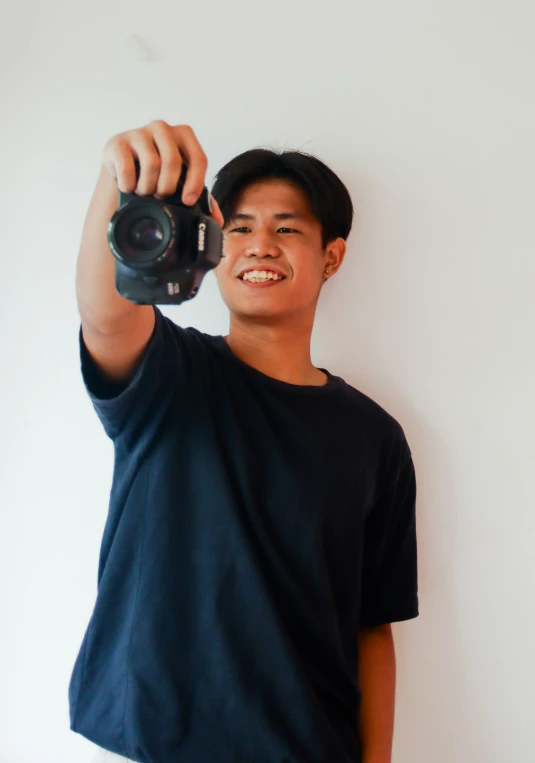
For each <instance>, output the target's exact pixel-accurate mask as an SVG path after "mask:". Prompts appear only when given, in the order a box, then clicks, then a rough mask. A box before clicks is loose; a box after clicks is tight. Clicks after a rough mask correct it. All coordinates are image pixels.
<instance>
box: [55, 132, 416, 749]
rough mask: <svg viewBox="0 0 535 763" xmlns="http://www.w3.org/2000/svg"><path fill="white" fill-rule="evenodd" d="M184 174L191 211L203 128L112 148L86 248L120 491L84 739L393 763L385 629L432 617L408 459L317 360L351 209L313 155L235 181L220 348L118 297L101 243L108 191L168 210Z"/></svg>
mask: <svg viewBox="0 0 535 763" xmlns="http://www.w3.org/2000/svg"><path fill="white" fill-rule="evenodd" d="M135 158H137V159H138V160H139V163H140V167H141V172H140V176H139V181H137V179H136V174H135V170H134V159H135ZM182 161H186V162H187V164H188V174H187V181H186V185H185V187H184V192H183V200H184V202H185V203H188V199H187V197H188V194H189V193H190V192H192V193H193V199H192V200H191V201H190V203H194V202H195V200H196V199H197V198H198V196H199V195H200V193H201V190H202V188H203V185H204V176H205V172H206V166H207V162H206V156H205V155H204V152H203V151H202V148H201V146H200V145H199V143H198V141H197V139H196V137H195V134H194V132H193V130H191V128H189V127H186V126H183V125H180V126H170V125H168V124H167V123H165V122H163V121H157V122H153V123H151V124H150V125H148V126H147V127H145V128H143V129H140V130H132V131H130V132H127V133H122V134H121V135H118V136H115V137H114V138H112V139H111V140H110V141H109V142H108V143H107V144H106V148H105V151H104V160H103V167H102V172H101V176H100V178H99V181H98V184H97V189H96V191H95V195H94V197H93V200H92V202H91V206H90V208H89V211H88V216H87V219H86V223H85V226H84V234H83V238H82V245H81V249H80V256H79V260H78V269H77V296H78V304H79V309H80V315H81V322H82V326H81V330H80V351H81V364H82V372H83V378H84V382H85V385H86V388H87V391H88V394H89V395H90V397H91V400H92V402H93V405H94V407H95V410H96V412H97V414H98V415H99V417H100V420H101V422H102V424H103V427H104V429H105V431H106V433H107V435H108V436H109V437H110V438H111V439H112V440H113V443H114V448H115V469H114V476H113V484H112V488H111V495H110V504H109V513H108V518H107V522H106V526H105V529H104V536H103V540H102V547H101V554H100V562H99V571H98V593H97V598H96V603H95V607H94V611H93V613H92V616H91V620H90V623H89V626H88V628H87V631H86V634H85V637H84V640H83V643H82V646H81V648H80V651H79V654H78V657H77V660H76V664H75V667H74V670H73V675H72V677H71V682H70V687H69V702H70V720H71V728H72V729H73V730H74V731H77V732H79V733H81V734H83V735H84V736H85V737H87V738H88V739H90V740H91V741H93V742H95V743H96V744H97V745H99V746H100V747H101V748H103V749H105V750H108V751H110V752H113V753H116V754H119V755H121V756H124V757H126V758H127V759H130V760H133V761H139V762H140V763H357V762H358V763H390V760H391V747H392V736H393V724H394V696H395V655H394V645H393V640H392V633H391V626H390V623H391V622H393V621H400V620H407V619H409V618H414V617H417V615H418V595H417V545H416V522H415V495H416V483H415V473H414V467H413V463H412V458H411V451H410V448H409V446H408V444H407V441H406V438H405V436H404V433H403V429H402V427H401V426H400V424H399V423H398V422H397V421H396V420H395V419H394V418H393V417H392V416H391V415H389V414H388V413H387V412H386V411H384V410H383V409H382V408H381V407H380V406H379V405H378V404H377V403H375V402H373V401H372V400H371V399H370V398H369V397H367V396H366V395H364V394H362V393H361V392H359V391H357V390H356V389H354V388H353V387H351V386H350V385H349V384H347V383H346V382H345V381H344V380H343V379H341V378H340V377H338V376H334V375H333V374H331V373H330V372H329V371H327V370H326V369H323V368H316V367H315V366H314V365H313V364H312V362H311V358H310V338H311V333H312V327H313V322H314V315H315V311H316V305H317V301H318V297H319V294H320V291H321V288H322V286H323V285H324V283H325V282H326V281H327V280H328V279H329V278H331V277H333V276H334V275H335V274H336V273H337V271H338V270H339V269H340V267H341V264H342V261H343V258H344V255H345V251H346V243H345V242H346V239H347V237H348V235H349V232H350V229H351V223H352V216H353V207H352V204H351V199H350V196H349V193H348V192H347V189H346V188H345V186H344V185H343V183H342V182H341V181H340V180H339V178H338V177H337V176H336V175H335V174H334V173H333V172H332V171H331V170H330V169H329V168H328V167H326V166H325V165H324V164H323V163H322V162H320V161H319V160H318V159H316V158H314V157H311V156H308V155H306V154H301V153H299V152H284V153H283V154H281V155H279V154H276V153H274V152H270V151H266V150H253V151H248V152H246V153H245V154H242V155H240V156H238V157H236V158H235V159H234V160H232V161H231V162H229V163H228V164H227V165H226V166H225V167H223V169H222V170H221V171H220V172H219V174H218V175H217V178H216V182H215V185H214V187H213V189H212V191H213V195H214V197H215V199H216V200H217V202H218V203H215V204H214V212H213V216H214V218H215V219H216V220H218V222H219V223H220V224H221V225H222V226H223V231H224V252H223V254H224V256H223V259H222V260H221V263H220V265H219V266H218V268H217V269H216V275H217V280H218V284H219V288H220V291H221V294H222V297H223V299H224V301H225V303H226V304H227V306H228V308H229V311H230V330H229V334H228V336H211V335H208V334H205V333H202V332H200V331H198V330H197V329H194V328H182V327H180V326H177V325H176V324H175V323H174V322H173V321H170V320H169V319H168V318H165V317H164V316H163V314H162V313H161V312H160V310H159V309H158V308H157V307H153V306H149V305H133V304H131V303H129V302H127V301H126V300H124V299H123V298H122V297H120V296H119V294H118V293H117V292H116V290H115V286H114V277H113V270H114V264H113V257H112V255H111V253H110V251H109V249H108V245H107V240H106V230H107V224H108V221H109V219H110V218H111V216H112V214H113V211H114V210H115V209H116V206H117V186H119V188H120V189H121V190H123V191H125V192H132V191H133V190H134V189H135V190H136V192H137V193H139V194H141V195H146V194H149V195H152V194H153V195H156V196H157V197H158V198H164V197H165V196H166V195H169V194H171V193H172V192H173V191H174V189H175V188H176V184H177V181H178V178H179V176H180V169H181V164H182ZM136 184H137V185H136ZM177 318H180V310H177ZM106 759H107V758H106Z"/></svg>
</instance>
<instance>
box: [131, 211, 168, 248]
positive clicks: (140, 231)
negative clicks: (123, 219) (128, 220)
mask: <svg viewBox="0 0 535 763" xmlns="http://www.w3.org/2000/svg"><path fill="white" fill-rule="evenodd" d="M127 237H128V243H129V244H130V246H131V247H132V248H133V249H137V250H138V251H139V250H141V251H143V252H149V251H151V250H152V249H156V247H157V246H159V245H160V244H161V243H162V240H163V228H162V226H161V225H160V223H159V222H158V220H155V219H154V218H153V217H139V218H138V219H137V220H135V221H134V222H133V223H132V224H131V225H130V227H129V228H128V234H127Z"/></svg>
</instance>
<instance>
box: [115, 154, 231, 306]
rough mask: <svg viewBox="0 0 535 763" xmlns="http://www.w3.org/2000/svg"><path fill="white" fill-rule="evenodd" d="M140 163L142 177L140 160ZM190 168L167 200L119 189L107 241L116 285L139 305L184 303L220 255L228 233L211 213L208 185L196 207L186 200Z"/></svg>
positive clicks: (182, 173) (119, 291)
mask: <svg viewBox="0 0 535 763" xmlns="http://www.w3.org/2000/svg"><path fill="white" fill-rule="evenodd" d="M135 164H136V175H137V177H138V178H139V162H138V161H137V160H136V162H135ZM186 173H187V165H186V164H185V163H184V164H183V165H182V172H181V175H180V179H179V181H178V185H177V189H176V191H175V193H174V194H172V195H171V196H167V197H166V198H164V199H156V198H155V197H154V196H139V195H136V194H134V193H130V194H129V193H123V192H122V191H119V205H118V209H117V211H116V212H115V213H114V215H113V217H112V218H111V220H110V222H109V224H108V244H109V247H110V250H111V253H112V254H113V256H114V257H115V287H116V289H117V291H118V293H119V294H120V295H121V296H122V297H124V298H125V299H128V300H129V301H130V302H133V303H134V304H136V305H150V304H160V305H179V304H181V303H182V302H184V301H185V300H187V299H192V298H193V297H194V296H195V295H196V294H197V292H198V290H199V288H200V286H201V283H202V279H203V278H204V276H205V275H206V273H207V272H208V270H211V269H212V268H215V267H217V265H218V264H219V262H220V260H221V256H222V251H223V232H222V230H221V228H220V226H219V225H218V223H217V222H216V221H215V220H214V219H213V218H212V217H211V216H210V215H211V210H212V207H211V200H210V194H209V193H208V190H207V188H206V186H205V187H204V188H203V191H202V193H201V195H200V197H199V199H198V201H197V202H196V203H195V204H194V205H193V206H191V207H189V206H187V205H185V204H184V203H183V202H182V200H181V196H182V191H183V188H184V182H185V179H186Z"/></svg>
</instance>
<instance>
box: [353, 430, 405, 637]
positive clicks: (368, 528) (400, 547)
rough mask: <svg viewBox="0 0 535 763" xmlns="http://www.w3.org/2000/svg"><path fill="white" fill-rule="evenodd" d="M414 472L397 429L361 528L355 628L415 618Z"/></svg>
mask: <svg viewBox="0 0 535 763" xmlns="http://www.w3.org/2000/svg"><path fill="white" fill-rule="evenodd" d="M418 614H419V611H418V564H417V537H416V474H415V469H414V463H413V460H412V454H411V451H410V448H409V445H408V443H407V441H406V439H405V435H404V434H403V431H402V430H401V427H400V432H399V433H398V435H397V437H396V441H395V444H394V445H392V446H391V448H390V455H389V458H388V466H387V468H386V469H385V471H383V472H382V477H381V485H380V486H379V490H378V495H377V498H376V500H375V503H374V505H373V506H372V508H371V510H370V512H369V514H368V516H367V518H366V520H365V529H364V546H363V570H362V591H361V610H360V619H359V625H361V626H364V627H365V626H374V625H384V624H387V623H391V622H396V621H400V620H410V619H412V618H414V617H418Z"/></svg>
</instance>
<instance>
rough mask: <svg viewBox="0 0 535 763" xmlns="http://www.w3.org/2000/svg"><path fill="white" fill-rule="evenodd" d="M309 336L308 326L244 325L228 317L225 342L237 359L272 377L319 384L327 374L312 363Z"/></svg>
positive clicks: (310, 328) (289, 382)
mask: <svg viewBox="0 0 535 763" xmlns="http://www.w3.org/2000/svg"><path fill="white" fill-rule="evenodd" d="M311 336H312V325H310V326H309V325H304V326H300V327H296V326H288V325H285V326H281V325H266V324H258V323H256V324H244V323H243V322H241V321H239V320H237V319H235V318H234V317H233V316H231V322H230V331H229V334H228V336H226V337H225V341H226V342H227V344H228V346H229V348H230V349H231V351H232V352H233V354H234V355H235V356H236V357H237V358H239V359H240V360H241V361H243V362H244V363H247V365H249V366H252V367H253V368H256V370H257V371H260V372H261V373H263V374H266V375H267V376H271V377H272V378H273V379H278V380H279V381H283V382H286V383H288V384H299V385H312V386H318V387H319V386H323V385H325V384H326V383H327V377H326V375H325V374H324V373H323V371H320V370H319V369H318V368H315V366H313V365H312V361H311V358H310V338H311Z"/></svg>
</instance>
